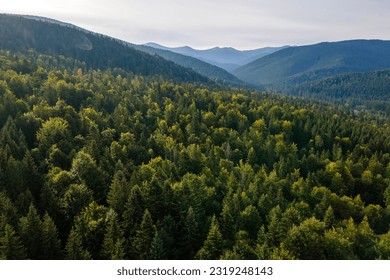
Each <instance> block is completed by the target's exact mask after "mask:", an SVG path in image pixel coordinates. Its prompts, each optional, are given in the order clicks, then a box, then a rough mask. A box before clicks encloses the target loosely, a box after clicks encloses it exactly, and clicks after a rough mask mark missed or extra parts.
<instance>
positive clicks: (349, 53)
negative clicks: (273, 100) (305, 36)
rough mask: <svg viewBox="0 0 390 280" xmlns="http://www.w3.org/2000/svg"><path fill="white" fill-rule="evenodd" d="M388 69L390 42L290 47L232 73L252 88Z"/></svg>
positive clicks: (355, 41)
mask: <svg viewBox="0 0 390 280" xmlns="http://www.w3.org/2000/svg"><path fill="white" fill-rule="evenodd" d="M386 68H390V41H380V40H353V41H341V42H333V43H320V44H316V45H309V46H301V47H289V48H286V49H283V50H280V51H277V52H275V53H272V54H270V55H268V56H265V57H262V58H260V59H258V60H256V61H253V62H251V63H249V64H247V65H244V66H242V67H240V68H238V69H237V70H235V71H234V74H235V75H236V76H237V77H238V78H240V79H241V80H243V81H246V82H248V83H251V84H255V85H269V84H272V83H275V82H280V81H286V80H287V79H291V78H293V79H295V81H297V80H302V81H307V80H314V79H318V78H322V77H326V76H332V75H335V74H341V73H351V72H368V71H374V70H380V69H386Z"/></svg>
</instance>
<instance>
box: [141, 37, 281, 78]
mask: <svg viewBox="0 0 390 280" xmlns="http://www.w3.org/2000/svg"><path fill="white" fill-rule="evenodd" d="M145 45H146V46H149V47H153V48H158V49H163V50H169V51H172V52H175V53H179V54H183V55H187V56H192V57H194V58H197V59H200V60H203V61H205V62H207V63H210V64H213V65H216V66H218V67H221V68H223V69H225V70H227V71H229V72H232V71H233V70H235V69H237V68H238V67H240V66H242V65H245V64H247V63H250V62H252V61H254V60H256V59H258V58H260V57H263V56H266V55H268V54H271V53H273V52H275V51H278V50H280V49H283V48H286V46H284V47H276V48H273V47H268V48H260V49H255V50H245V51H240V50H236V49H234V48H219V47H215V48H212V49H207V50H196V49H193V48H191V47H188V46H185V47H178V48H168V47H165V46H162V45H159V44H156V43H147V44H145Z"/></svg>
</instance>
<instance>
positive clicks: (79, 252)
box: [65, 228, 91, 260]
mask: <svg viewBox="0 0 390 280" xmlns="http://www.w3.org/2000/svg"><path fill="white" fill-rule="evenodd" d="M65 252H66V259H68V260H90V259H91V254H90V253H89V252H88V250H86V249H85V248H84V246H83V242H82V238H81V236H80V233H79V232H77V231H76V230H75V229H74V228H73V229H72V230H71V231H70V234H69V237H68V241H67V243H66V246H65Z"/></svg>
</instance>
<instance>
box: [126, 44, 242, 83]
mask: <svg viewBox="0 0 390 280" xmlns="http://www.w3.org/2000/svg"><path fill="white" fill-rule="evenodd" d="M133 47H134V48H135V49H138V50H141V51H144V52H147V53H149V54H152V55H154V54H157V55H159V56H161V57H163V58H165V59H166V60H170V61H173V62H175V63H177V64H179V65H180V66H183V67H187V68H191V69H193V70H194V71H195V72H198V73H199V74H201V75H204V76H206V77H208V78H210V79H212V80H215V81H216V82H218V83H222V84H226V85H230V86H245V85H246V84H245V83H244V82H242V81H241V80H239V79H238V78H237V77H235V76H234V75H232V74H230V73H229V72H227V71H226V70H224V69H222V68H220V67H217V66H215V65H212V64H209V63H207V62H204V61H202V60H199V59H196V58H194V57H191V56H186V55H182V54H179V53H175V52H172V51H169V50H164V49H159V48H153V47H149V46H146V45H133Z"/></svg>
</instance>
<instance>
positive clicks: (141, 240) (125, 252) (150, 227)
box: [0, 50, 390, 260]
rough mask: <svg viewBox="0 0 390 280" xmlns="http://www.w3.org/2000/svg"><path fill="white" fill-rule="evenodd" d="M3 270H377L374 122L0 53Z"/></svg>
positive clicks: (383, 205)
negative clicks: (324, 262)
mask: <svg viewBox="0 0 390 280" xmlns="http://www.w3.org/2000/svg"><path fill="white" fill-rule="evenodd" d="M0 141H1V146H0V258H1V259H79V260H80V259H144V260H145V259H157V260H158V259H234V260H238V259H245V260H248V259H342V260H344V259H390V226H389V225H390V127H389V121H388V119H385V118H383V117H379V116H376V115H375V114H371V113H369V112H366V111H360V112H356V111H354V110H348V108H340V107H336V106H333V105H329V104H326V103H321V102H316V101H311V100H304V99H301V98H298V97H286V96H282V95H277V94H267V93H261V92H255V91H250V90H245V89H230V88H225V87H222V86H217V85H202V84H200V83H197V82H185V81H181V82H180V81H174V80H172V79H169V78H166V77H161V76H140V75H139V74H137V73H135V74H134V73H132V72H130V71H124V70H122V69H119V68H107V69H105V70H98V69H89V68H88V67H87V66H86V63H85V62H81V61H77V60H74V59H71V58H66V57H64V56H56V55H51V56H50V55H43V54H39V53H36V52H34V51H32V50H30V51H28V52H26V53H24V54H21V53H13V52H10V51H0Z"/></svg>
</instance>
